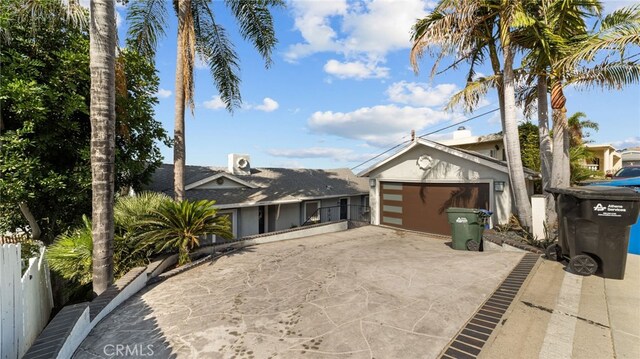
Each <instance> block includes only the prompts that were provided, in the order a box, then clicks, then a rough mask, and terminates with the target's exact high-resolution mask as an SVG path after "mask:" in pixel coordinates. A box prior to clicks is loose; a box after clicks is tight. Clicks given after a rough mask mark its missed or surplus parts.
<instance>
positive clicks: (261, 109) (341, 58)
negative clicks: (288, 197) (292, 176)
mask: <svg viewBox="0 0 640 359" xmlns="http://www.w3.org/2000/svg"><path fill="white" fill-rule="evenodd" d="M603 3H604V5H605V11H606V12H610V11H613V10H614V9H617V8H620V7H622V6H626V5H632V4H637V3H640V1H630V0H621V1H606V0H605V1H603ZM433 5H434V2H433V1H420V0H394V1H392V0H363V1H348V0H314V1H309V0H299V1H288V2H287V7H286V8H279V9H275V10H273V12H272V13H273V15H274V22H275V31H276V36H277V38H278V45H277V47H276V48H275V50H274V52H273V56H272V60H273V63H272V65H271V66H270V68H268V69H267V68H265V64H264V61H263V59H262V58H261V57H260V56H259V54H258V53H257V51H256V50H255V49H254V48H253V47H252V46H251V44H250V43H248V42H246V41H244V40H243V39H242V38H241V37H240V35H239V34H238V32H237V24H236V23H235V21H234V19H233V17H232V16H231V15H230V13H229V12H228V10H227V8H226V7H225V5H224V2H221V1H214V2H213V10H214V12H215V14H216V19H217V21H219V23H221V24H222V25H224V26H225V28H226V29H227V31H228V33H229V35H230V37H231V39H232V41H233V43H234V44H235V48H236V50H237V52H238V54H239V58H240V68H241V73H240V77H241V80H242V83H241V94H242V100H243V105H242V107H241V108H240V109H237V110H235V111H234V113H233V114H231V113H229V112H228V111H227V110H226V109H225V108H224V104H223V103H222V102H221V101H220V98H219V96H218V92H217V90H216V88H215V86H214V82H213V80H212V78H211V75H210V72H209V70H208V68H207V67H206V65H205V64H203V63H202V62H199V63H198V64H197V66H196V69H195V98H194V100H195V110H194V113H193V115H191V113H189V112H187V115H186V120H185V121H186V159H187V161H186V162H187V164H188V165H207V166H226V163H227V155H228V154H229V153H239V154H247V155H249V156H250V157H251V165H252V166H253V167H291V168H298V167H305V168H338V167H349V168H352V167H354V166H357V165H359V164H361V163H362V162H364V161H366V160H368V159H370V158H372V157H373V156H375V155H377V154H379V153H381V152H383V151H385V150H387V149H388V148H390V147H392V146H394V145H396V144H397V143H399V142H401V141H405V140H407V139H408V138H409V136H410V132H411V130H415V131H416V133H417V134H418V135H422V134H425V133H428V132H432V131H434V130H438V129H441V128H443V127H446V126H449V125H452V124H455V123H456V122H459V121H462V120H465V119H467V118H470V117H472V116H474V115H478V114H481V113H484V112H488V111H491V110H493V109H496V108H498V102H497V98H496V96H495V91H491V92H490V93H489V94H488V95H487V97H486V98H485V99H483V101H482V103H481V106H480V107H479V108H477V109H476V111H475V112H474V113H464V112H462V111H461V110H454V111H445V110H444V106H445V105H446V103H447V102H448V100H449V98H450V96H451V95H453V94H454V93H456V92H457V91H458V90H460V89H461V88H462V87H463V86H464V83H465V76H464V75H465V70H466V68H465V67H464V66H462V67H461V69H460V70H456V71H448V72H445V73H443V74H440V75H437V76H435V77H433V78H432V77H431V76H430V72H431V67H432V66H433V63H434V60H433V58H430V57H429V56H428V55H427V56H425V57H424V58H423V59H422V60H421V62H420V72H419V73H418V74H416V73H414V71H413V70H412V68H411V66H410V63H409V50H410V45H411V43H410V32H411V26H412V25H413V24H414V23H415V21H416V20H417V19H418V18H421V17H423V16H425V15H426V14H427V13H428V12H429V11H430V10H431V9H432V8H433ZM167 8H168V10H169V18H168V23H167V25H168V27H167V29H166V36H165V37H164V38H162V39H161V40H160V41H159V46H158V53H157V58H156V66H157V68H158V71H159V76H160V89H159V91H158V94H157V95H158V100H159V103H158V105H157V106H156V107H155V110H156V119H157V120H159V121H160V122H162V124H163V126H164V128H165V129H166V130H167V131H168V133H169V134H170V135H171V136H173V119H174V100H175V99H174V82H175V58H176V37H177V35H176V34H177V30H176V20H175V16H174V14H173V11H172V9H171V6H167ZM116 10H117V12H118V28H119V38H120V40H121V41H124V39H125V38H126V31H127V21H126V11H127V9H126V7H123V6H120V5H118V7H117V9H116ZM480 72H481V73H485V74H489V73H491V70H490V68H488V67H481V68H480ZM565 94H566V97H567V105H566V107H567V110H568V114H569V115H571V114H572V113H574V112H577V111H582V112H584V113H586V114H587V118H588V119H590V120H592V121H595V122H597V123H598V124H599V125H600V130H599V131H598V132H595V133H592V134H591V136H590V139H591V140H592V141H593V142H595V143H611V144H613V145H614V146H615V147H616V148H619V149H623V148H627V147H631V146H640V85H634V86H628V87H626V88H625V89H623V90H620V91H605V90H600V89H593V88H592V89H589V90H584V89H577V88H573V87H569V88H567V89H566V90H565ZM518 116H519V118H520V119H521V121H524V120H526V119H524V117H523V115H522V113H519V114H518ZM531 121H532V122H534V123H535V122H536V119H535V118H533V119H531ZM464 126H465V127H466V128H467V129H470V130H471V131H472V134H473V135H483V134H489V133H495V132H498V131H500V130H501V129H500V121H499V115H498V112H493V113H491V114H488V115H484V116H479V117H478V118H476V119H474V120H472V121H469V122H467V123H465V124H464ZM456 127H457V126H454V127H452V128H451V129H448V130H445V131H442V132H439V133H438V134H436V135H434V136H431V138H433V139H436V140H437V139H447V138H451V136H452V131H453V130H455V128H456ZM161 149H162V154H163V155H164V161H165V163H171V162H172V161H173V150H172V149H170V148H167V147H165V146H163V145H161ZM373 163H375V162H369V163H367V164H366V165H364V166H361V167H358V168H356V169H355V171H356V172H357V171H358V170H361V169H364V168H365V167H367V166H369V165H371V164H373Z"/></svg>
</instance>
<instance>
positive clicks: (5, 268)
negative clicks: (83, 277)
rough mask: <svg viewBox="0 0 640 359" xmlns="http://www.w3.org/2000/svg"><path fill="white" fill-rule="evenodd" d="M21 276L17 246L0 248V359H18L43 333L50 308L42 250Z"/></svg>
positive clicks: (47, 275) (11, 245)
mask: <svg viewBox="0 0 640 359" xmlns="http://www.w3.org/2000/svg"><path fill="white" fill-rule="evenodd" d="M21 273H22V262H21V258H20V244H3V245H1V246H0V359H14V358H17V359H19V358H21V357H22V356H23V355H24V354H25V353H26V352H27V350H28V349H29V347H30V346H31V344H32V343H33V342H34V341H35V340H36V338H37V336H38V334H40V332H41V331H42V329H44V327H45V326H46V325H47V321H48V320H49V315H50V314H51V308H52V307H53V296H52V294H51V279H50V277H49V268H48V266H47V263H46V261H45V259H44V248H41V249H40V254H39V255H38V256H37V257H33V258H30V259H29V267H28V269H27V270H26V272H25V273H24V274H23V275H21Z"/></svg>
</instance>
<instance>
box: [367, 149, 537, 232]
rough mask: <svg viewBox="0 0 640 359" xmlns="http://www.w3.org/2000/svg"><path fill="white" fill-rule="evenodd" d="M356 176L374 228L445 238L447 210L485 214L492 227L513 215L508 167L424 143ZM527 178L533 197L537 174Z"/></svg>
mask: <svg viewBox="0 0 640 359" xmlns="http://www.w3.org/2000/svg"><path fill="white" fill-rule="evenodd" d="M358 175H359V176H368V177H369V186H370V195H369V196H370V199H371V223H372V224H377V225H380V224H382V225H388V226H393V227H399V228H405V229H410V230H417V231H422V232H428V233H436V234H443V235H448V234H450V233H451V230H450V226H449V223H448V220H447V212H446V210H447V208H449V207H464V208H483V209H488V210H490V211H492V212H493V213H494V214H493V216H492V220H491V225H493V224H498V223H499V224H505V223H507V222H508V221H509V218H510V216H511V214H512V213H514V211H515V209H514V204H513V202H512V200H511V198H512V196H511V186H510V184H509V174H508V170H507V164H506V162H504V161H500V160H497V159H495V158H492V157H489V156H486V155H483V154H480V153H476V152H473V151H468V150H463V149H458V148H453V147H449V146H445V145H442V144H440V143H436V142H433V141H430V140H426V139H422V138H418V139H415V140H414V141H413V142H411V143H410V144H409V145H407V146H406V147H405V148H403V149H402V150H400V151H399V152H397V153H396V154H394V155H392V156H390V157H389V158H387V159H385V160H383V161H381V162H379V163H377V164H375V165H373V166H372V167H370V168H368V169H366V170H364V171H362V172H361V173H359V174H358ZM525 175H526V180H527V189H528V191H529V194H532V193H533V181H534V180H535V179H537V178H539V174H538V173H537V172H535V171H532V170H529V169H525Z"/></svg>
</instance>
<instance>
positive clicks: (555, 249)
mask: <svg viewBox="0 0 640 359" xmlns="http://www.w3.org/2000/svg"><path fill="white" fill-rule="evenodd" d="M544 254H545V255H546V256H547V259H548V260H550V261H556V262H559V261H561V260H562V248H561V247H560V245H559V244H558V243H554V244H552V245H550V246H549V247H547V248H546V249H545V250H544Z"/></svg>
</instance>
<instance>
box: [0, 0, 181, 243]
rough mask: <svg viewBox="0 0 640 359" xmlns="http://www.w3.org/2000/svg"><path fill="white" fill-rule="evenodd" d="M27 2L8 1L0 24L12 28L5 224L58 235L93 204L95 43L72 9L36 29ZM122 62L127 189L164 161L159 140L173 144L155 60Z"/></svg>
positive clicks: (120, 185)
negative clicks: (161, 116)
mask: <svg viewBox="0 0 640 359" xmlns="http://www.w3.org/2000/svg"><path fill="white" fill-rule="evenodd" d="M49 3H52V4H54V3H56V2H55V1H53V2H51V1H49ZM18 5H21V2H20V1H18V0H7V1H2V2H1V3H0V13H1V15H0V20H2V19H8V20H6V21H5V20H2V21H0V25H2V26H3V31H5V32H6V33H7V34H10V35H11V36H10V41H9V42H8V43H5V44H2V46H0V61H1V63H2V66H1V67H0V131H1V132H0V141H1V142H2V148H1V149H0V197H1V198H2V201H0V231H1V232H15V231H16V230H17V229H23V230H24V231H25V232H31V233H32V234H35V233H33V232H34V231H35V229H36V228H41V229H42V239H43V240H44V241H45V242H48V243H50V242H51V241H52V240H53V239H54V238H55V237H56V235H57V234H60V233H63V232H65V231H67V230H68V229H70V228H73V227H75V226H77V225H79V224H80V223H81V222H80V219H81V217H82V215H83V214H86V213H90V209H91V171H90V166H89V164H90V159H89V156H90V153H89V147H90V140H89V139H90V131H91V129H90V124H89V91H90V89H89V86H90V79H89V41H88V36H87V34H86V32H85V31H83V30H82V29H80V28H78V27H76V26H72V25H69V23H68V22H67V21H66V20H65V19H64V16H60V17H51V16H49V17H40V18H38V28H37V31H34V29H33V27H32V25H33V24H32V22H30V21H29V20H28V18H24V17H23V16H21V15H20V14H19V13H17V10H16V9H17V8H18ZM51 6H53V5H51ZM57 6H61V5H60V3H59V2H57ZM63 10H64V9H62V10H60V11H62V12H61V13H64V11H63ZM84 16H85V17H86V16H87V14H86V12H85V13H84ZM117 63H118V65H119V67H118V68H119V71H118V73H119V75H118V76H117V83H118V86H117V88H118V89H119V91H117V92H116V111H117V113H118V119H117V120H116V122H117V123H116V128H117V129H118V130H117V134H116V138H115V141H116V174H115V178H116V189H118V190H121V191H125V192H126V189H128V188H134V189H136V190H137V189H140V188H141V187H142V185H143V184H144V183H146V182H147V181H148V180H149V179H150V176H151V173H152V172H153V171H154V170H155V169H156V168H157V167H158V166H159V165H160V164H161V163H162V157H161V155H160V152H159V149H158V147H157V145H156V142H157V141H163V142H165V143H166V144H170V143H169V140H168V138H167V136H166V132H165V131H164V130H163V129H162V127H161V124H160V123H159V122H157V121H155V120H154V118H153V116H154V113H153V106H154V104H155V103H156V101H157V100H156V98H155V97H154V94H155V93H156V92H157V89H158V78H157V75H156V73H155V68H154V66H153V64H152V63H149V62H148V61H146V59H145V58H144V57H142V56H140V55H138V54H136V53H135V52H133V51H130V50H126V49H125V50H122V51H121V52H120V54H119V58H118V60H117ZM70 79H72V80H70ZM25 212H26V213H27V214H29V213H30V214H31V217H33V224H31V225H29V223H28V222H27V218H28V217H27V214H25Z"/></svg>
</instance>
